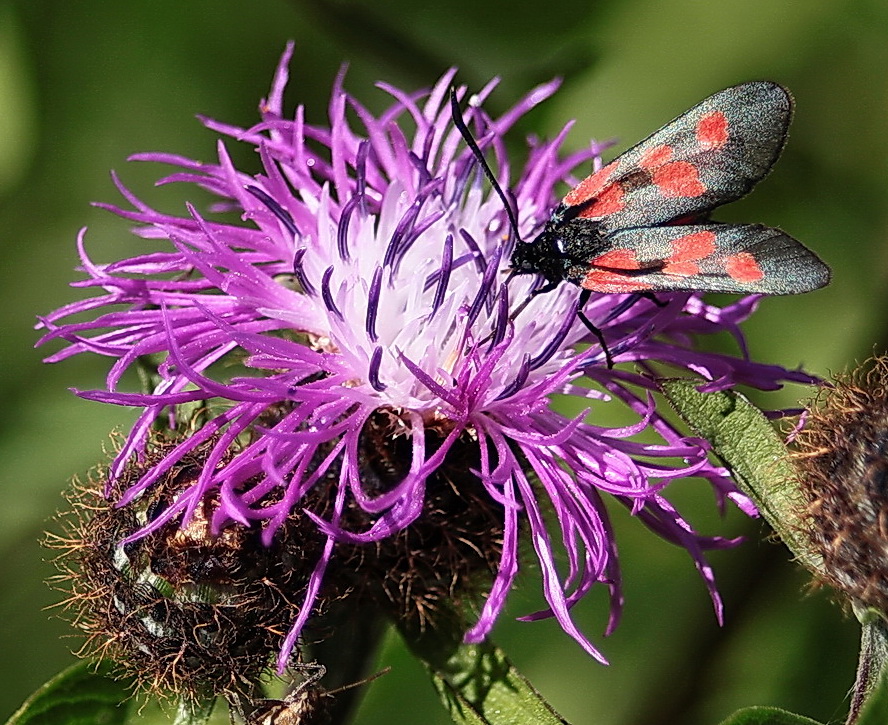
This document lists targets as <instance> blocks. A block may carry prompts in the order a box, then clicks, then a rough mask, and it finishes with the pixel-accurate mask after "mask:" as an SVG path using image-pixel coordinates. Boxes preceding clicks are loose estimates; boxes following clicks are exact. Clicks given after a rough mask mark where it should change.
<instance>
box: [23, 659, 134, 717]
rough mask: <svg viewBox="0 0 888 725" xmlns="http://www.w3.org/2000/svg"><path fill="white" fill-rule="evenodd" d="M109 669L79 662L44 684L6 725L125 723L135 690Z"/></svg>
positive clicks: (104, 666)
mask: <svg viewBox="0 0 888 725" xmlns="http://www.w3.org/2000/svg"><path fill="white" fill-rule="evenodd" d="M109 670H110V668H109V667H108V666H106V665H102V664H100V665H99V666H98V667H97V666H96V664H95V663H92V662H79V663H77V664H75V665H72V666H71V667H69V668H67V669H66V670H63V671H62V672H60V673H59V674H58V675H56V676H55V677H53V678H52V679H51V680H49V682H47V683H46V684H44V685H42V686H41V687H40V688H39V689H38V690H37V691H36V692H34V694H32V695H31V696H30V697H29V698H28V699H27V700H25V703H24V704H23V705H22V706H21V707H20V708H19V709H18V710H17V711H16V712H15V713H14V714H13V716H12V717H11V718H10V719H9V720H7V721H6V725H123V724H124V723H125V722H126V721H127V718H128V715H129V709H130V703H131V697H132V693H131V692H130V690H129V688H128V687H127V682H126V681H122V680H115V679H111V678H110V677H108V673H109Z"/></svg>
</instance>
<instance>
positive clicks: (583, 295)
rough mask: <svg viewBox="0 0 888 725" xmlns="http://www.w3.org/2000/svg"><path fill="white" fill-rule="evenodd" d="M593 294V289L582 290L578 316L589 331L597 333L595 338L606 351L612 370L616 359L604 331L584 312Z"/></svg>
mask: <svg viewBox="0 0 888 725" xmlns="http://www.w3.org/2000/svg"><path fill="white" fill-rule="evenodd" d="M591 296H592V290H588V289H584V290H582V291H581V292H580V296H579V297H578V298H577V308H576V312H577V317H579V318H580V320H581V321H582V323H583V324H584V325H585V326H586V327H587V328H588V330H589V332H591V333H592V334H593V335H595V338H596V339H597V340H598V344H599V345H600V346H601V349H602V351H603V352H604V359H605V360H606V361H607V367H608V369H609V370H610V369H611V368H613V366H614V359H613V358H612V357H611V353H610V348H608V346H607V343H606V342H605V340H604V333H602V332H601V330H600V329H598V328H597V327H596V326H595V324H594V323H593V322H592V320H590V319H589V318H588V317H586V313H585V312H583V308H584V307H585V306H586V303H587V302H588V301H589V298H590V297H591Z"/></svg>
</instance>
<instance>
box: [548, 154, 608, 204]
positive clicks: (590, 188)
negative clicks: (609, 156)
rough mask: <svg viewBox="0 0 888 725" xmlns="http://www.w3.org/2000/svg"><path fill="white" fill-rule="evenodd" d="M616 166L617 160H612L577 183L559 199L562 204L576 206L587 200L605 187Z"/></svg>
mask: <svg viewBox="0 0 888 725" xmlns="http://www.w3.org/2000/svg"><path fill="white" fill-rule="evenodd" d="M616 168H617V162H616V161H612V162H611V163H609V164H608V165H607V166H605V167H604V168H601V169H599V170H598V171H596V172H595V173H594V174H590V175H589V176H587V177H586V178H585V179H583V180H582V181H581V182H580V183H579V184H577V185H576V186H575V187H574V188H573V189H571V190H570V191H569V192H567V195H566V196H565V197H564V198H563V199H562V200H561V202H562V203H563V204H567V205H568V206H576V205H577V204H582V203H584V202H586V201H589V199H591V198H592V197H594V196H597V195H598V193H599V192H600V191H601V190H602V189H603V188H604V187H605V185H606V184H607V183H608V180H609V179H610V177H611V175H612V174H613V173H614V169H616Z"/></svg>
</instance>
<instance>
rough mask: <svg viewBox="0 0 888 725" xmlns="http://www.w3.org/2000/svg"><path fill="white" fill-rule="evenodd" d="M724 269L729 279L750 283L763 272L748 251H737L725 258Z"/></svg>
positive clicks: (757, 278)
mask: <svg viewBox="0 0 888 725" xmlns="http://www.w3.org/2000/svg"><path fill="white" fill-rule="evenodd" d="M725 271H726V272H727V273H728V276H729V277H730V278H731V279H735V280H737V281H738V282H745V283H746V284H751V283H753V282H758V281H759V280H760V279H761V278H762V277H764V276H765V273H764V272H762V268H761V267H759V265H758V262H756V261H755V257H753V256H752V255H751V254H750V253H749V252H738V253H737V254H732V255H731V256H730V257H727V258H726V259H725Z"/></svg>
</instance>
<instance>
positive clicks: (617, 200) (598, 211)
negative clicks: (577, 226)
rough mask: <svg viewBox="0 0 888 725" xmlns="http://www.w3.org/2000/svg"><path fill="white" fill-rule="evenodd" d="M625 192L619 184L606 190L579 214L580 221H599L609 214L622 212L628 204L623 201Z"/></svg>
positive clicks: (612, 185)
mask: <svg viewBox="0 0 888 725" xmlns="http://www.w3.org/2000/svg"><path fill="white" fill-rule="evenodd" d="M624 196H625V192H624V191H623V187H621V186H620V185H619V184H611V185H610V186H607V187H605V188H604V190H603V191H602V192H601V193H600V194H599V195H598V197H597V198H596V199H595V200H594V201H593V202H592V203H591V204H589V206H587V207H586V208H585V209H583V211H581V212H580V213H579V214H577V217H579V218H580V219H599V218H601V217H603V216H607V215H608V214H613V213H614V212H616V211H620V210H621V209H622V208H623V207H624V206H626V202H625V200H624V199H623V197H624Z"/></svg>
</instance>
